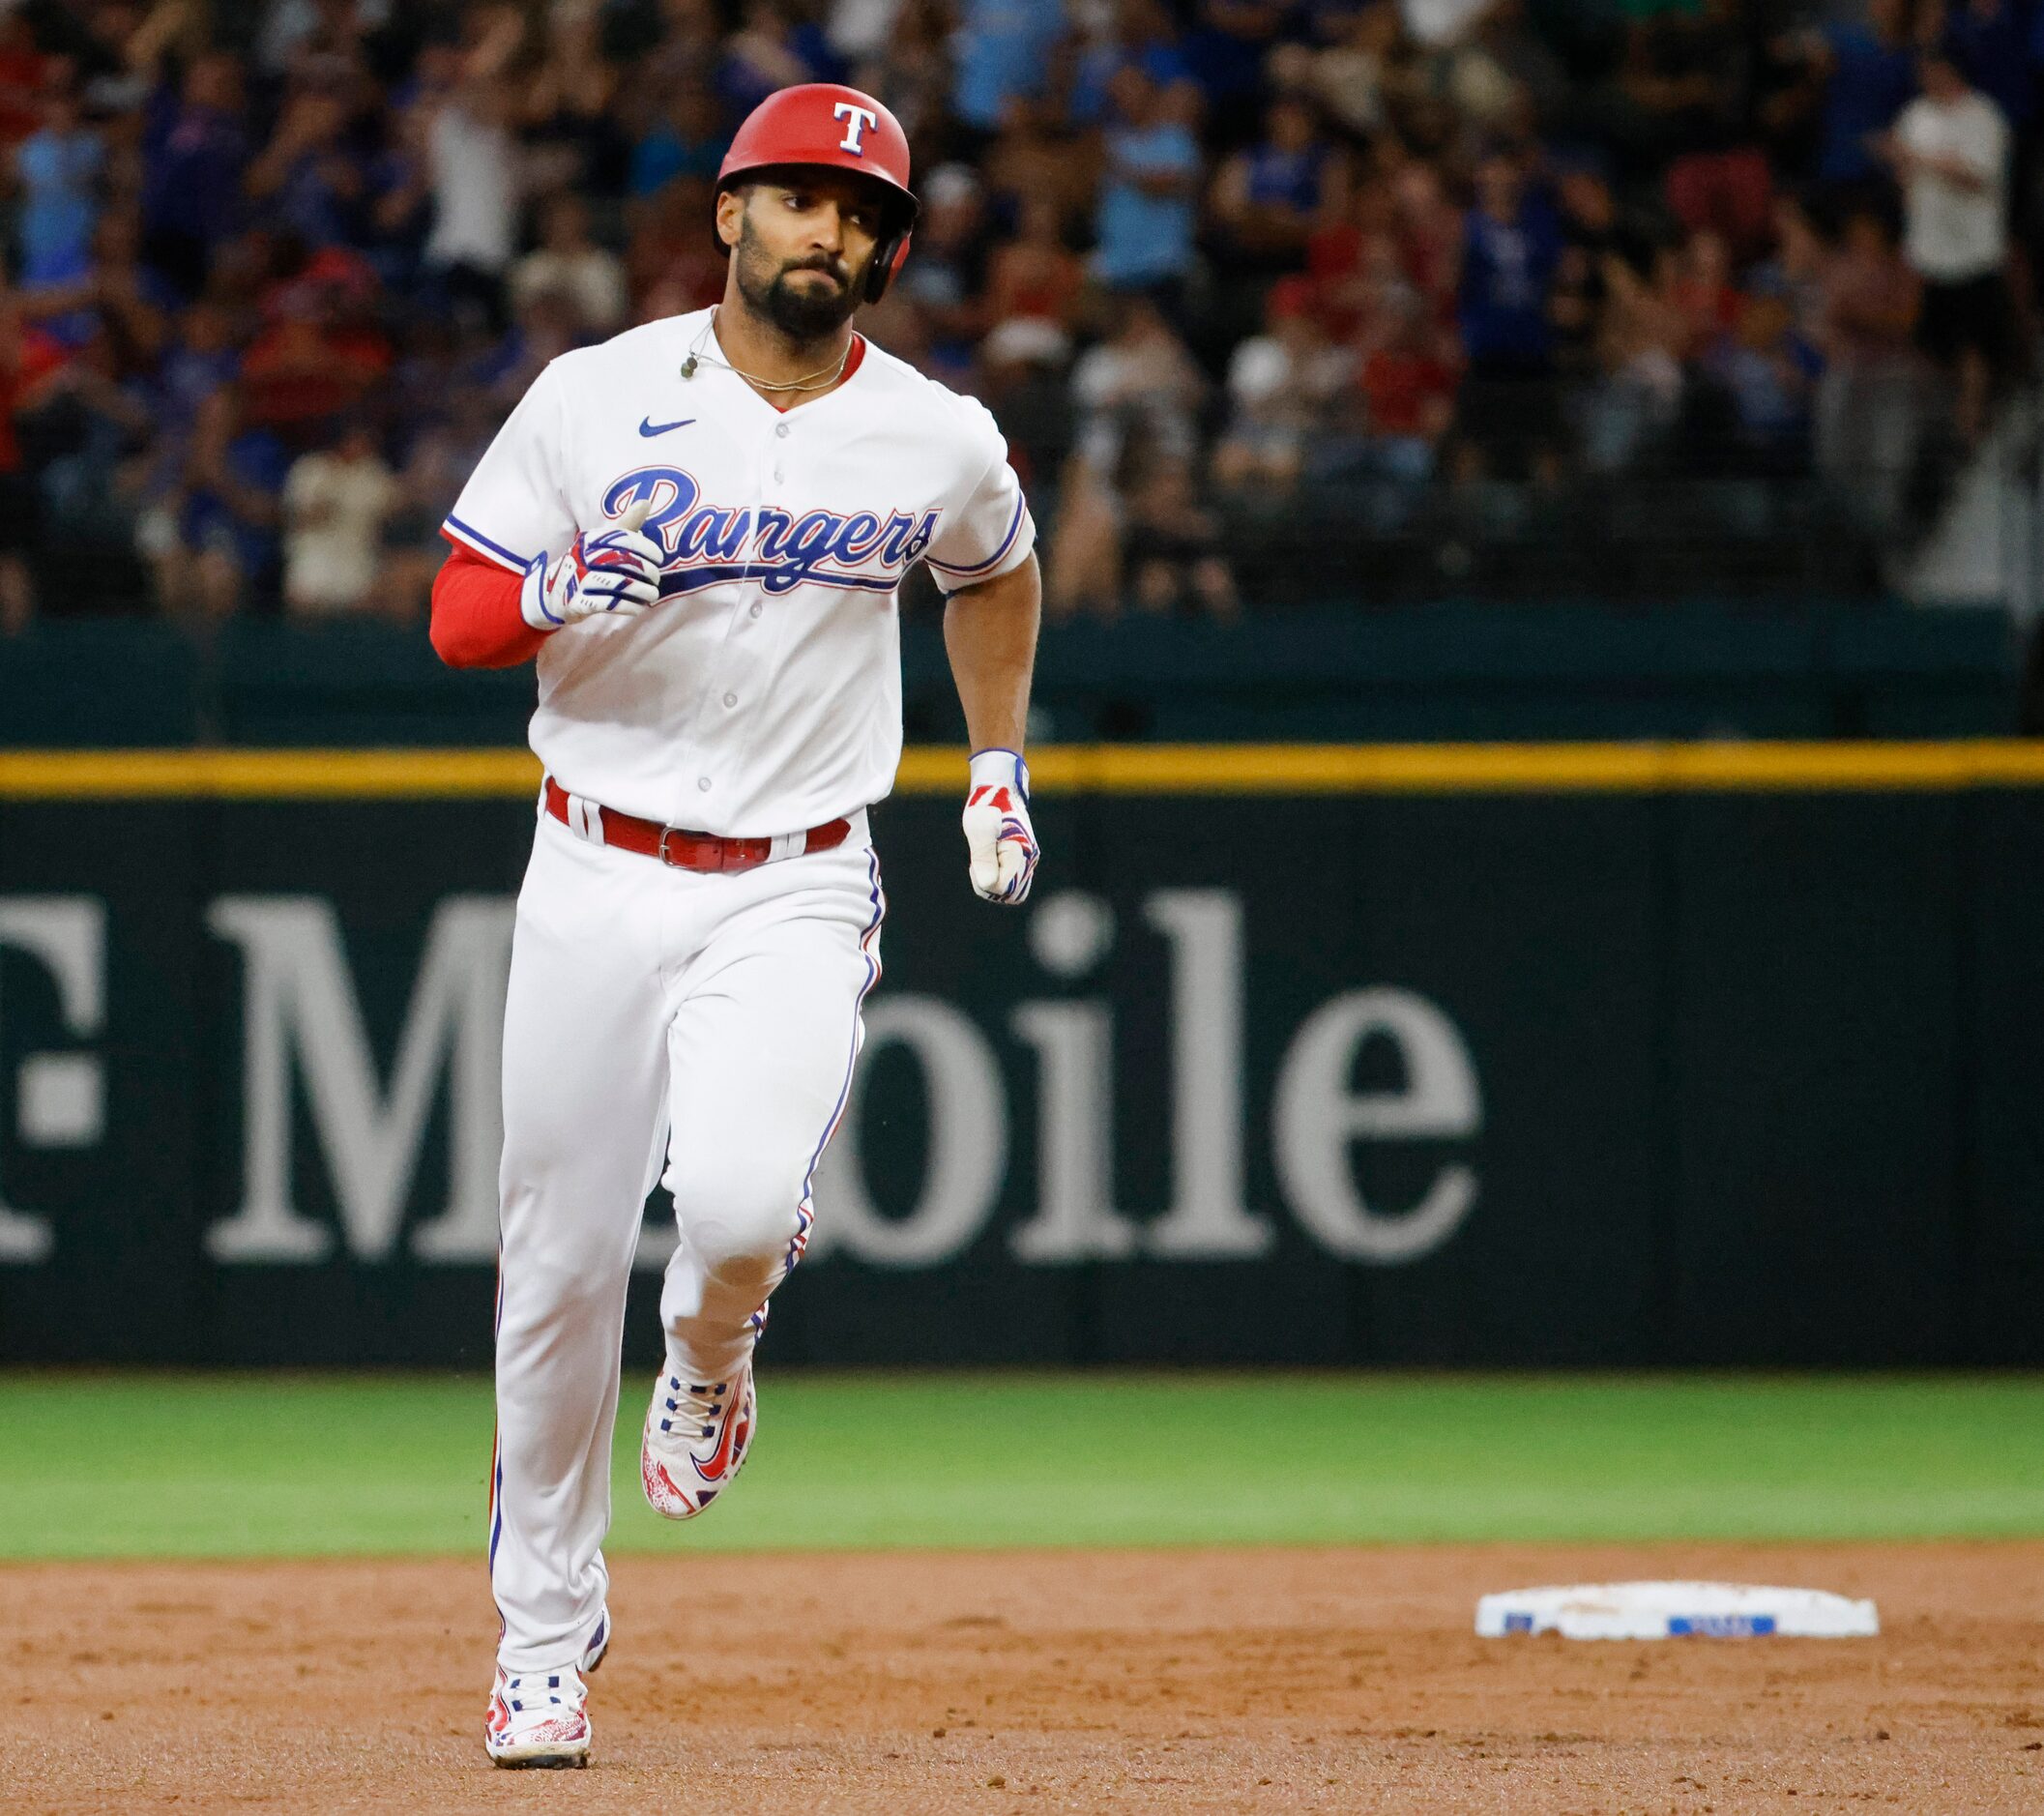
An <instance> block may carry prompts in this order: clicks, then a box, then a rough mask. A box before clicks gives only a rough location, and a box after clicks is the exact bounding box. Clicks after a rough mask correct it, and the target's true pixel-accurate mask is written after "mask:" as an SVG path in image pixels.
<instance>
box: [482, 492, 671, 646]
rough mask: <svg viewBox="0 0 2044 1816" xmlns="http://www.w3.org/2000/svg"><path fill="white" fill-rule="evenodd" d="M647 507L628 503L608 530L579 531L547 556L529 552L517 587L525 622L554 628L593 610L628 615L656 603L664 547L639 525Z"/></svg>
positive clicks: (664, 560)
mask: <svg viewBox="0 0 2044 1816" xmlns="http://www.w3.org/2000/svg"><path fill="white" fill-rule="evenodd" d="M648 508H649V507H648V506H647V505H646V504H645V503H643V502H642V503H639V504H636V505H633V506H632V507H631V508H630V510H628V511H627V512H626V513H625V514H624V515H623V516H622V517H620V518H619V519H618V527H617V528H616V529H614V530H599V531H597V532H596V533H595V534H594V535H591V534H589V533H587V532H584V534H582V535H580V536H578V537H576V538H575V540H574V541H573V542H571V543H569V547H568V552H567V553H566V554H564V555H560V556H557V557H555V559H553V560H552V561H548V560H547V558H546V557H545V556H544V555H536V556H534V557H533V559H532V560H531V561H530V562H529V563H527V565H526V569H525V584H524V585H523V586H522V587H521V588H520V589H519V593H518V610H519V612H520V613H521V614H522V615H523V617H524V619H525V622H526V623H527V624H529V625H530V626H532V628H533V629H534V630H560V629H561V627H562V626H563V625H572V624H579V623H580V622H581V621H582V620H583V619H584V618H593V617H595V616H596V615H597V613H599V612H608V613H610V614H611V615H612V616H614V617H618V618H633V617H636V616H637V615H638V614H639V613H640V612H642V611H644V610H645V609H646V608H647V607H648V606H649V605H657V604H658V603H659V598H660V570H661V569H662V568H663V567H665V566H666V565H667V551H666V550H665V549H663V548H662V547H661V546H660V545H659V544H658V543H657V542H655V541H654V540H653V538H652V537H650V536H648V535H646V534H645V533H644V531H642V530H641V529H640V527H639V526H640V525H641V524H642V523H644V522H645V521H646V513H647V510H648Z"/></svg>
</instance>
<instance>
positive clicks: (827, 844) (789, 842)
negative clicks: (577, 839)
mask: <svg viewBox="0 0 2044 1816" xmlns="http://www.w3.org/2000/svg"><path fill="white" fill-rule="evenodd" d="M545 800H546V810H547V812H549V813H550V814H552V815H553V816H554V818H555V819H557V820H559V821H560V822H561V824H562V825H563V826H565V827H567V828H568V829H569V832H572V833H579V834H581V835H582V836H584V837H588V836H589V834H590V833H591V832H592V831H595V830H598V829H600V831H601V833H602V838H601V840H600V841H599V842H600V843H602V844H605V845H615V846H617V847H618V848H619V850H621V851H635V852H637V853H638V854H639V855H640V856H641V857H642V858H657V859H658V860H659V861H660V862H661V863H662V864H672V865H673V866H674V867H675V868H676V869H677V870H711V871H718V870H720V871H723V872H725V873H726V874H730V873H731V872H734V871H738V870H756V869H757V868H758V867H759V866H760V865H761V864H765V863H767V862H768V861H769V860H770V859H772V858H774V857H789V858H792V857H795V856H797V855H799V854H803V853H807V852H811V851H829V850H831V849H832V847H834V846H837V845H841V844H843V843H844V841H845V839H846V838H847V837H848V836H849V835H850V834H851V831H852V823H851V821H850V820H831V821H828V822H826V823H825V824H824V825H822V826H812V827H810V828H809V830H808V831H807V832H806V833H797V834H795V835H792V836H791V837H788V838H720V837H719V836H718V835H716V834H715V833H690V832H685V831H684V830H683V829H682V828H681V827H679V826H662V825H661V824H660V823H659V822H658V821H657V820H642V819H640V818H638V816H637V815H635V814H630V813H620V812H619V811H618V810H617V809H616V808H615V807H599V806H598V805H596V804H595V803H594V802H583V803H580V804H578V805H579V807H580V810H581V818H582V819H583V820H584V821H585V822H587V821H590V820H593V821H595V823H596V825H595V827H589V826H586V825H577V824H576V807H575V805H570V797H569V792H568V790H567V789H565V788H563V787H562V786H561V784H560V783H559V782H557V781H555V780H554V778H553V777H552V776H548V777H547V778H546V796H545ZM775 847H778V848H779V849H778V850H777V851H776V849H775Z"/></svg>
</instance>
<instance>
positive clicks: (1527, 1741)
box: [0, 1543, 2044, 1816]
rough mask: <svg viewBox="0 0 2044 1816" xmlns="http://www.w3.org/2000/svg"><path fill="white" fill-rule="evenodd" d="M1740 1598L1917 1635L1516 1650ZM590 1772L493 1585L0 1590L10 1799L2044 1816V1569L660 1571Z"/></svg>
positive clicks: (679, 1567) (36, 1572)
mask: <svg viewBox="0 0 2044 1816" xmlns="http://www.w3.org/2000/svg"><path fill="white" fill-rule="evenodd" d="M1636 1575H1654V1576H1669V1575H1681V1576H1688V1575H1704V1576H1714V1577H1725V1578H1737V1579H1742V1580H1747V1581H1777V1582H1791V1583H1802V1584H1809V1585H1812V1586H1816V1587H1822V1588H1825V1589H1832V1590H1838V1591H1841V1592H1843V1593H1846V1594H1849V1595H1854V1596H1875V1597H1876V1598H1877V1599H1878V1600H1879V1602H1880V1604H1881V1613H1882V1618H1883V1633H1882V1635H1881V1637H1880V1638H1878V1639H1870V1640H1851V1641H1828V1642H1826V1641H1784V1640H1746V1641H1724V1640H1719V1641H1711V1640H1685V1641H1676V1642H1664V1643H1661V1644H1657V1645H1638V1644H1608V1643H1607V1644H1570V1643H1566V1642H1563V1641H1560V1640H1550V1639H1540V1640H1530V1639H1516V1640H1491V1641H1484V1640H1478V1639H1476V1638H1475V1637H1474V1636H1473V1634H1472V1632H1471V1622H1472V1619H1473V1616H1474V1612H1475V1599H1476V1596H1478V1595H1479V1594H1480V1593H1481V1592H1483V1591H1485V1590H1490V1589H1502V1588H1510V1587H1515V1586H1521V1585H1525V1584H1529V1583H1533V1582H1555V1581H1580V1580H1586V1579H1590V1580H1603V1579H1609V1578H1617V1577H1624V1576H1636ZM611 1608H612V1612H613V1614H614V1616H615V1618H616V1622H617V1633H618V1639H617V1645H616V1648H615V1650H614V1651H613V1653H612V1655H611V1657H610V1659H609V1661H608V1662H606V1663H605V1665H604V1667H603V1669H602V1670H601V1672H600V1673H599V1674H598V1675H597V1677H596V1678H595V1680H594V1696H593V1700H592V1710H593V1713H594V1715H595V1719H596V1734H597V1743H596V1752H595V1758H594V1763H593V1765H592V1766H591V1768H590V1769H589V1770H588V1771H586V1772H546V1773H534V1772H522V1773H511V1772H499V1771H496V1770H494V1769H492V1768H491V1767H490V1765H489V1764H488V1763H487V1761H486V1760H485V1759H484V1757H483V1753H482V1740H481V1736H482V1706H483V1701H484V1698H485V1694H486V1691H487V1685H488V1679H489V1671H490V1654H491V1646H492V1642H493V1640H494V1637H495V1631H496V1622H495V1617H494V1614H493V1612H492V1610H491V1608H490V1605H489V1600H488V1596H487V1592H486V1588H485V1585H484V1582H483V1578H482V1569H481V1567H480V1565H479V1564H478V1563H475V1562H471V1561H467V1560H460V1561H448V1560H431V1561H420V1562H396V1563H375V1562H357V1563H335V1564H254V1565H207V1564H191V1565H111V1566H108V1565H92V1566H86V1565H47V1566H44V1565H33V1566H14V1567H6V1568H0V1623H4V1631H5V1633H6V1637H7V1641H8V1651H9V1655H10V1658H11V1661H12V1663H13V1667H14V1669H13V1671H12V1672H11V1673H10V1680H11V1681H10V1684H9V1688H8V1694H7V1698H6V1700H7V1701H8V1702H9V1703H11V1704H12V1705H13V1707H12V1709H11V1710H10V1714H11V1715H12V1721H11V1722H10V1724H9V1727H10V1735H9V1740H10V1743H9V1745H8V1746H7V1748H6V1756H5V1762H4V1764H0V1808H4V1809H6V1810H8V1811H11V1812H29V1811H36V1812H43V1811H52V1812H53V1811H85V1810H92V1811H102V1810H106V1811H115V1810H117V1811H123V1812H133V1811H157V1810H176V1811H179V1812H185V1811H194V1810H197V1811H207V1810H235V1811H263V1810H277V1811H293V1812H300V1811H325V1810H365V1811H366V1810H375V1811H423V1812H439V1811H451V1812H452V1811H460V1812H469V1811H490V1812H498V1811H525V1810H536V1811H537V1810H545V1811H555V1810H560V1811H606V1812H607V1811H654V1810H658V1811H683V1810H686V1811H691V1812H704V1813H705V1816H721V1813H723V1812H738V1811H758V1812H762V1813H764V1816H780V1813H781V1812H801V1813H802V1816H823V1813H827V1812H835V1811H844V1812H861V1813H862V1812H869V1811H870V1812H881V1811H886V1812H902V1811H932V1812H951V1811H966V1812H982V1811H984V1812H1001V1813H1002V1816H1007V1813H1009V1812H1029V1813H1031V1816H1034V1812H1038V1811H1044V1810H1086V1811H1095V1810H1098V1811H1116V1812H1120V1811H1131V1812H1133V1811H1160V1812H1161V1811H1181V1810H1228V1811H1233V1810H1244V1811H1262V1810H1271V1811H1275V1810H1344V1811H1347V1810H1358V1811H1360V1810H1370V1811H1377V1810H1401V1811H1403V1810H1413V1811H1421V1810H1424V1811H1437V1810H1438V1811H1454V1810H1501V1811H1502V1810H1510V1811H1513V1812H1519V1811H1542V1812H1544V1811H1563V1810H1566V1811H1579V1812H1586V1813H1587V1812H1592V1811H1594V1812H1620V1811H1627V1812H1631V1811H1654V1812H1659V1811H1680V1812H1685V1813H1686V1812H1694V1811H1735V1810H1760V1809H1767V1810H1797V1811H1803V1812H1809V1811H1811V1810H1813V1809H1825V1808H1836V1807H1838V1806H1841V1805H1862V1806H1863V1805H1868V1804H1872V1805H1878V1806H1885V1807H1895V1808H1900V1809H1904V1810H1909V1811H1913V1812H1944V1811H1970V1810H2008V1811H2039V1810H2044V1544H2038V1543H1979V1544H1963V1545H1962V1544H1920V1545H1878V1546H1877V1545H1850V1546H1846V1545H1808V1546H1766V1547H1761V1546H1735V1545H1684V1546H1679V1547H1676V1546H1667V1547H1650V1548H1638V1547H1634V1548H1623V1549H1621V1548H1612V1547H1597V1548H1562V1547H1555V1546H1475V1547H1456V1548H1447V1547H1427V1548H1387V1549H1343V1550H1283V1551H1277V1550H1267V1551H1227V1552H1142V1553H1138V1552H1028V1553H1003V1554H961V1553H892V1554H886V1555H877V1556H876V1555H857V1554H842V1553H840V1554H831V1555H818V1556H807V1557H803V1556H788V1555H772V1556H758V1555H755V1556H743V1557H733V1556H722V1557H674V1558H646V1557H635V1558H624V1559H621V1560H619V1561H618V1562H617V1564H616V1567H615V1573H614V1577H613V1582H612V1593H611Z"/></svg>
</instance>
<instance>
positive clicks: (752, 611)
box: [745, 600, 767, 618]
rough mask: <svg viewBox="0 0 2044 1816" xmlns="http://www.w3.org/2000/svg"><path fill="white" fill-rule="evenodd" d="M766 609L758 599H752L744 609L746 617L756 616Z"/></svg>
mask: <svg viewBox="0 0 2044 1816" xmlns="http://www.w3.org/2000/svg"><path fill="white" fill-rule="evenodd" d="M766 609H767V608H766V607H765V606H764V605H763V604H761V603H760V601H759V600H753V601H752V604H751V606H750V608H749V609H748V610H747V611H746V613H745V616H746V617H747V618H757V617H758V616H759V615H760V613H761V612H763V611H765V610H766Z"/></svg>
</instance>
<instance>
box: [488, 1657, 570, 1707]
mask: <svg viewBox="0 0 2044 1816" xmlns="http://www.w3.org/2000/svg"><path fill="white" fill-rule="evenodd" d="M582 1695H583V1690H582V1679H581V1676H580V1674H579V1673H577V1672H575V1671H571V1670H569V1669H567V1668H565V1667H564V1668H562V1669H561V1670H558V1671H523V1672H520V1673H519V1674H518V1675H517V1676H516V1677H508V1678H506V1679H505V1680H504V1701H505V1704H506V1706H507V1707H509V1708H510V1709H511V1713H513V1714H521V1715H530V1714H533V1713H538V1712H540V1711H546V1710H554V1709H561V1710H570V1709H577V1708H579V1707H580V1706H581V1703H582Z"/></svg>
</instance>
